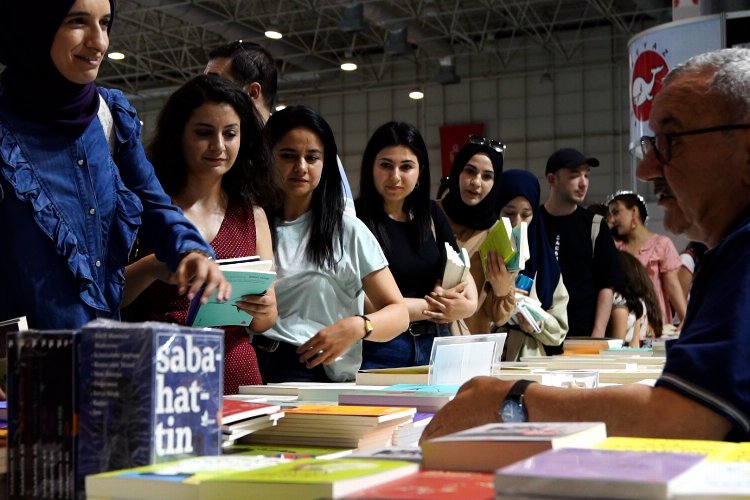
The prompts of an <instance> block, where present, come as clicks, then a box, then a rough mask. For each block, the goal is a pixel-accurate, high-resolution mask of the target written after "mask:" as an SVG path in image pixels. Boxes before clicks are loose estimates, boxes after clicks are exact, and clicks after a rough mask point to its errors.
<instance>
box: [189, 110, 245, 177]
mask: <svg viewBox="0 0 750 500" xmlns="http://www.w3.org/2000/svg"><path fill="white" fill-rule="evenodd" d="M239 151H240V117H239V115H238V114H237V112H236V111H235V110H234V108H233V107H232V106H231V105H229V104H227V103H216V102H207V103H205V104H203V105H202V106H200V107H197V108H195V109H194V110H193V113H192V114H191V115H190V119H189V120H188V121H187V123H186V124H185V129H184V131H183V133H182V154H183V157H184V158H185V163H186V165H187V169H188V173H189V174H191V175H200V176H205V175H212V176H219V177H221V176H223V175H224V174H226V173H227V172H228V171H229V169H230V168H232V165H234V162H235V160H236V159H237V154H238V153H239Z"/></svg>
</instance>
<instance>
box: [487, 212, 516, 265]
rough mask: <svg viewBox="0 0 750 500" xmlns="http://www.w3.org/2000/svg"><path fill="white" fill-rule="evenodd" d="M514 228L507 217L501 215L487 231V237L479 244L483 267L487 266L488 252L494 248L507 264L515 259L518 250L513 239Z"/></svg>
mask: <svg viewBox="0 0 750 500" xmlns="http://www.w3.org/2000/svg"><path fill="white" fill-rule="evenodd" d="M512 234H513V228H512V227H511V225H510V220H508V218H507V217H500V219H499V220H498V221H497V222H496V223H495V225H494V226H492V228H491V229H490V232H489V233H487V237H486V238H485V239H484V241H483V242H482V243H481V244H480V245H479V255H480V256H481V257H482V267H484V268H485V269H486V268H487V253H488V252H489V251H490V250H494V251H495V252H496V253H497V254H498V255H500V256H501V257H502V258H503V260H504V261H505V264H506V266H507V265H508V263H509V262H510V261H511V260H513V257H515V255H516V253H517V251H516V248H515V245H514V243H513V241H512V239H511V238H512Z"/></svg>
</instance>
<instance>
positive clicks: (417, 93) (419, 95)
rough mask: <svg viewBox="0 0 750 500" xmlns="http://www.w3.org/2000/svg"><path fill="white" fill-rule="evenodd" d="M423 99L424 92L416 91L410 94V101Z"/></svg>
mask: <svg viewBox="0 0 750 500" xmlns="http://www.w3.org/2000/svg"><path fill="white" fill-rule="evenodd" d="M422 98H424V92H422V91H421V90H419V89H414V90H412V91H411V92H409V99H414V100H415V101H418V100H420V99H422Z"/></svg>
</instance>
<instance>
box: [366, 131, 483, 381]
mask: <svg viewBox="0 0 750 500" xmlns="http://www.w3.org/2000/svg"><path fill="white" fill-rule="evenodd" d="M355 206H356V208H357V216H358V217H359V218H360V219H362V221H363V222H364V223H365V224H367V227H369V228H370V230H371V231H372V232H373V234H375V237H376V238H377V239H378V242H379V243H380V246H381V247H382V248H383V251H384V252H385V255H386V257H388V261H389V262H390V266H391V270H392V271H393V276H394V278H395V279H396V283H397V284H398V287H399V289H400V290H401V294H402V295H403V296H404V301H405V302H406V305H407V307H408V308H409V321H410V323H409V328H408V329H406V330H405V331H403V333H401V334H400V335H399V336H398V337H396V338H394V339H393V340H391V341H390V342H386V343H380V344H365V346H364V352H363V357H364V359H363V362H362V368H389V367H400V366H414V365H426V364H428V363H429V362H430V353H431V351H432V343H433V341H434V339H435V337H438V336H446V335H450V331H449V329H448V323H450V322H452V321H456V320H458V319H461V318H464V317H466V316H469V315H471V314H473V313H474V311H475V310H476V307H477V292H476V286H475V285H474V280H473V279H472V278H471V276H469V279H468V280H466V281H465V282H463V283H459V284H458V285H456V286H454V287H453V288H443V287H442V283H441V282H440V280H441V279H442V277H443V270H444V269H445V263H446V247H445V244H446V243H447V244H449V245H451V246H452V247H453V249H454V250H455V251H458V247H457V246H456V240H455V238H454V237H453V234H452V233H451V230H450V226H449V225H448V221H447V219H446V217H445V215H444V214H443V213H442V212H441V211H440V210H439V209H438V208H437V205H436V204H435V202H431V201H430V163H429V158H428V156H427V146H425V143H424V140H423V139H422V136H421V134H420V133H419V131H418V130H417V129H416V128H415V127H414V126H413V125H409V124H408V123H403V122H389V123H386V124H385V125H382V126H381V127H379V128H378V129H377V130H376V131H375V133H374V134H373V135H372V137H371V138H370V140H369V142H368V143H367V146H366V147H365V152H364V154H363V155H362V170H361V173H360V188H359V199H358V200H357V201H356V203H355ZM368 298H369V295H368Z"/></svg>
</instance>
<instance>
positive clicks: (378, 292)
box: [253, 106, 409, 382]
mask: <svg viewBox="0 0 750 500" xmlns="http://www.w3.org/2000/svg"><path fill="white" fill-rule="evenodd" d="M264 136H265V139H266V140H267V141H268V144H269V146H270V148H271V150H272V154H273V163H274V165H275V167H276V168H277V170H278V173H279V175H280V176H281V183H282V186H283V190H284V202H283V205H282V206H281V207H280V208H279V209H278V210H276V211H275V213H274V214H273V217H272V220H273V222H274V225H275V234H276V249H275V252H274V259H275V263H276V267H277V274H278V278H277V281H276V299H277V307H278V320H277V321H276V325H275V326H274V327H273V328H271V329H269V330H267V331H266V332H264V334H263V335H262V336H258V335H256V336H255V337H254V339H253V345H254V346H255V348H256V351H257V356H258V364H259V366H260V370H261V375H262V376H263V380H264V381H265V382H287V381H318V382H327V381H336V382H344V381H350V380H354V375H355V373H356V372H357V370H358V369H359V366H360V364H361V362H362V345H361V342H360V340H361V339H366V340H367V341H374V342H385V341H387V340H390V339H391V338H393V337H395V336H396V335H398V334H399V333H401V332H402V331H404V330H405V329H406V327H407V326H408V324H409V313H408V310H407V308H406V306H405V305H404V300H403V297H402V296H401V293H400V292H399V289H398V286H397V285H396V282H395V281H394V279H393V276H392V275H391V272H390V270H389V268H388V262H387V261H386V259H385V256H384V255H383V252H382V250H381V249H380V245H379V244H378V242H377V240H376V239H375V237H374V236H373V235H372V233H371V232H370V230H369V229H367V227H366V226H365V225H364V224H363V223H362V222H360V221H359V219H357V218H356V217H353V216H350V215H349V214H346V213H344V201H343V197H342V195H341V189H342V188H341V174H340V173H339V169H338V165H337V163H336V142H335V140H334V137H333V132H332V131H331V127H330V126H329V125H328V123H326V121H325V120H324V119H323V117H321V116H320V115H319V114H318V113H317V112H316V111H314V110H313V109H311V108H309V107H306V106H292V107H288V108H285V109H283V110H282V111H279V112H277V113H274V114H273V115H271V118H270V119H269V120H268V122H267V123H266V128H265V129H264ZM365 293H366V294H367V297H368V298H369V300H370V302H371V303H372V305H373V309H374V311H375V312H372V313H370V314H369V315H368V316H364V314H363V313H364V295H365Z"/></svg>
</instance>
